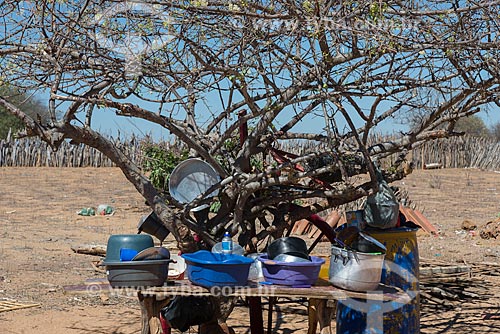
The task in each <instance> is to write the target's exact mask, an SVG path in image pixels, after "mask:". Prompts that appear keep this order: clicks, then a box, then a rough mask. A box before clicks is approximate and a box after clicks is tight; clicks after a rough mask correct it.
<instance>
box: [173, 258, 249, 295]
mask: <svg viewBox="0 0 500 334" xmlns="http://www.w3.org/2000/svg"><path fill="white" fill-rule="evenodd" d="M182 257H183V258H184V259H185V260H186V264H187V268H186V273H187V276H188V278H189V280H190V281H191V282H192V283H194V284H196V285H201V286H204V287H207V288H211V287H213V286H230V287H232V286H245V285H247V281H248V272H249V270H250V265H251V264H252V263H253V262H254V261H253V260H252V259H250V258H247V257H244V256H242V255H236V254H220V253H212V252H209V251H206V250H201V251H197V252H196V253H189V254H182Z"/></svg>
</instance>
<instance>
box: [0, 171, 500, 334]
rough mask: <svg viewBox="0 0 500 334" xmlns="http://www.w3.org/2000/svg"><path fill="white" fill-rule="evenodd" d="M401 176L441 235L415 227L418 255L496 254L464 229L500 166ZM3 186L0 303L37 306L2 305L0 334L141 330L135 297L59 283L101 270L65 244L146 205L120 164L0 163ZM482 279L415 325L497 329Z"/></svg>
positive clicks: (284, 318) (240, 319)
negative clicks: (105, 210) (458, 301)
mask: <svg viewBox="0 0 500 334" xmlns="http://www.w3.org/2000/svg"><path fill="white" fill-rule="evenodd" d="M397 184H398V185H400V186H401V187H403V188H404V189H406V190H407V191H408V193H409V196H410V199H411V200H412V202H413V203H415V204H417V207H418V208H419V209H420V210H421V211H423V213H424V215H425V216H426V217H427V218H428V219H429V220H430V221H431V223H432V224H434V225H435V226H436V227H437V228H438V229H439V230H440V235H439V236H430V235H427V234H425V233H419V234H418V243H419V252H420V257H421V259H422V260H423V261H425V262H427V263H428V262H430V263H432V262H433V261H435V262H436V263H439V264H443V263H446V264H454V263H456V264H471V265H475V264H484V263H498V262H500V240H496V239H488V240H486V239H482V238H481V237H480V236H479V233H478V230H477V229H476V230H473V231H472V232H468V231H463V230H462V229H461V226H462V223H463V221H464V220H469V221H470V222H473V223H475V224H477V225H478V226H481V225H484V224H485V223H486V222H488V221H491V220H494V219H495V218H497V217H498V215H499V214H500V173H497V172H492V171H480V170H476V169H446V170H444V169H440V170H418V171H415V172H414V173H413V174H411V175H410V176H409V177H407V178H406V179H404V180H403V181H400V182H398V183H397ZM0 189H1V191H0V306H1V302H2V301H10V302H17V303H21V304H38V306H37V307H31V308H25V309H18V310H12V311H6V312H0V333H2V334H7V333H9V334H11V333H16V334H17V333H38V334H44V333H47V334H48V333H51V334H53V333H66V334H77V333H78V334H84V333H103V334H104V333H106V334H109V333H115V334H128V333H138V332H139V331H140V322H139V319H140V309H139V305H138V303H137V301H136V299H135V297H124V296H109V295H107V294H104V293H100V292H99V291H93V292H92V293H68V292H67V291H65V288H64V287H65V286H68V285H75V284H76V285H78V284H84V283H85V282H86V281H88V280H89V279H99V278H101V279H102V278H105V274H104V273H102V272H100V271H97V270H96V269H95V268H94V267H93V266H92V262H93V261H97V260H99V259H100V258H99V257H97V256H91V255H82V254H76V253H75V252H73V251H72V249H71V247H74V246H79V245H84V244H97V245H105V244H106V242H107V239H108V237H109V235H111V234H123V233H136V227H137V223H138V222H139V220H140V218H141V216H142V215H145V214H147V213H148V212H149V209H148V208H147V207H146V206H145V204H144V201H143V199H142V198H141V197H140V196H139V195H138V194H137V192H136V191H135V189H134V188H133V187H132V186H131V184H130V183H128V182H127V180H126V179H125V178H124V176H123V175H122V174H121V172H120V170H118V169H116V168H99V169H96V168H79V169H69V168H67V169H64V168H0ZM100 204H107V205H111V206H112V207H113V208H115V213H114V214H113V215H110V216H92V217H87V216H80V215H78V214H77V212H78V211H79V210H80V209H82V208H85V207H96V206H98V205H100ZM166 246H167V247H172V246H171V245H169V244H167V245H166ZM318 249H328V247H324V248H318ZM325 255H326V254H325ZM496 278H498V276H496ZM481 279H482V282H483V283H484V284H486V285H487V286H489V287H490V289H489V290H488V291H489V295H490V296H489V298H488V299H487V300H481V301H478V302H476V303H470V302H468V303H463V304H462V305H460V307H456V308H454V309H452V310H447V311H446V312H444V311H443V312H440V311H439V309H438V311H436V310H435V309H433V310H431V309H426V308H425V306H423V307H422V312H421V319H420V320H421V333H464V332H466V331H471V332H474V333H500V292H499V284H498V283H499V280H498V279H495V277H494V276H487V277H483V278H481ZM278 308H279V309H280V311H281V312H279V313H278V315H277V316H275V319H276V318H277V319H278V321H277V322H276V324H275V325H274V328H273V332H275V333H304V332H305V329H304V328H305V326H306V324H307V316H306V308H305V305H300V304H294V306H291V305H288V304H281V305H279V307H278ZM0 310H1V308H0ZM247 312H248V311H247V309H246V308H245V307H237V309H236V311H235V312H234V313H233V315H232V316H231V318H230V319H229V321H228V324H229V325H230V326H232V327H233V328H234V329H235V330H236V333H248V332H249V331H248V313H247ZM333 323H335V321H333ZM191 332H194V330H192V331H191Z"/></svg>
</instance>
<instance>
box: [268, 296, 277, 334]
mask: <svg viewBox="0 0 500 334" xmlns="http://www.w3.org/2000/svg"><path fill="white" fill-rule="evenodd" d="M276 299H277V298H276V297H269V312H268V313H267V334H271V333H272V332H273V309H274V303H275V302H276Z"/></svg>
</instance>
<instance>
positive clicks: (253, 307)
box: [248, 297, 264, 334]
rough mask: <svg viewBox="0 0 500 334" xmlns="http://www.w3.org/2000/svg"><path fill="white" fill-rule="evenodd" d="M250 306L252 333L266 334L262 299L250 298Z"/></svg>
mask: <svg viewBox="0 0 500 334" xmlns="http://www.w3.org/2000/svg"><path fill="white" fill-rule="evenodd" d="M248 304H249V308H250V333H252V334H264V324H263V319H262V300H261V298H260V297H248Z"/></svg>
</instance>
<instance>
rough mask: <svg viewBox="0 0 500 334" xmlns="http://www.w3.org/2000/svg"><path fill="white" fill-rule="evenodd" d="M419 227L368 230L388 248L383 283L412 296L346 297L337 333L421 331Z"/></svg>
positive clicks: (339, 307) (340, 304)
mask: <svg viewBox="0 0 500 334" xmlns="http://www.w3.org/2000/svg"><path fill="white" fill-rule="evenodd" d="M417 230H418V229H410V228H394V229H388V230H368V233H369V234H370V235H371V236H372V237H374V238H375V239H377V240H378V241H380V242H381V243H383V244H384V245H385V246H386V248H387V252H386V256H385V261H384V268H383V270H382V278H381V283H383V284H386V285H389V286H395V287H398V288H401V289H403V290H404V291H405V292H406V293H407V294H408V296H409V297H410V301H409V302H408V300H404V301H403V300H397V301H390V302H387V301H386V302H383V301H375V300H374V301H366V300H359V299H352V298H351V299H346V300H343V301H339V302H338V305H337V334H368V333H369V334H375V333H376V334H399V333H405V334H418V333H420V298H419V283H418V277H419V256H418V244H417Z"/></svg>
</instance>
